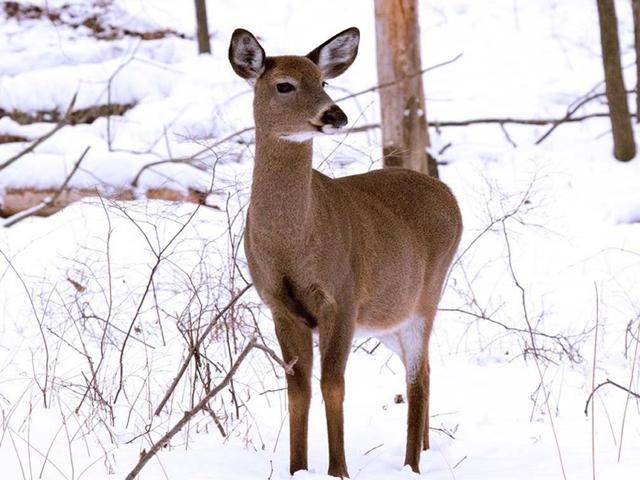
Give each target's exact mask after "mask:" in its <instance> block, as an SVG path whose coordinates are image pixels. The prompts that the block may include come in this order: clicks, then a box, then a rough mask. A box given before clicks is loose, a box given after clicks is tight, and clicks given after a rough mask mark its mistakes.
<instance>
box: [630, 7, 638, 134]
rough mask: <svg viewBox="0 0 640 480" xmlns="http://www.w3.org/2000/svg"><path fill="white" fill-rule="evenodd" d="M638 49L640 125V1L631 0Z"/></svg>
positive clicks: (635, 40) (635, 42)
mask: <svg viewBox="0 0 640 480" xmlns="http://www.w3.org/2000/svg"><path fill="white" fill-rule="evenodd" d="M631 9H632V10H633V33H634V44H635V49H636V122H638V123H640V0H631Z"/></svg>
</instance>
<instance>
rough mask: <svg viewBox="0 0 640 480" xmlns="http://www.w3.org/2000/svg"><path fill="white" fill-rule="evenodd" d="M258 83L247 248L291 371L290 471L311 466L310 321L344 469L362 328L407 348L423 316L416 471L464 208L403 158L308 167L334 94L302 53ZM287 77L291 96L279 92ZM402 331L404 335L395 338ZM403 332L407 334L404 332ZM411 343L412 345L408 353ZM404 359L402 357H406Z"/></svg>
mask: <svg viewBox="0 0 640 480" xmlns="http://www.w3.org/2000/svg"><path fill="white" fill-rule="evenodd" d="M265 63H266V68H265V69H264V71H263V72H261V74H260V76H259V78H257V81H256V84H255V100H254V116H255V123H256V155H255V168H254V173H253V184H252V189H251V202H250V205H249V213H248V218H247V228H246V232H245V251H246V255H247V260H248V264H249V269H250V272H251V276H252V278H253V282H254V284H255V287H256V289H257V291H258V293H259V294H260V296H261V298H262V299H263V300H264V301H265V303H266V304H267V305H268V306H269V308H270V309H271V311H272V314H273V320H274V322H275V329H276V334H277V336H278V340H279V343H280V346H281V348H282V353H283V357H284V360H285V361H286V362H291V361H292V360H294V359H297V362H296V363H295V366H294V374H293V375H288V376H287V383H288V396H289V415H290V419H289V421H290V470H291V473H294V472H295V471H297V470H300V469H306V468H307V428H308V427H307V425H308V414H309V403H310V398H311V385H310V383H311V368H312V360H313V353H312V328H317V332H318V334H319V340H320V361H321V388H322V395H323V398H324V401H325V410H326V417H327V428H328V434H329V474H330V475H334V476H338V477H348V472H347V466H346V462H345V455H344V440H343V437H344V435H343V407H342V404H343V399H344V371H345V367H346V362H347V357H348V355H349V352H350V348H351V341H352V338H353V336H354V333H355V331H356V330H357V329H358V328H363V329H366V330H367V331H368V332H378V333H379V334H380V335H381V336H382V338H383V339H390V340H393V342H396V340H397V339H400V340H398V342H396V343H397V344H398V345H399V349H400V350H399V353H400V354H401V356H403V357H406V355H408V353H407V352H408V350H406V351H405V347H406V345H404V344H403V341H402V339H401V334H400V333H397V332H399V331H400V330H399V329H400V328H401V327H402V325H403V322H404V321H405V320H406V319H407V318H409V317H411V316H415V315H418V316H419V317H420V318H422V319H424V325H422V326H420V329H421V332H422V338H420V339H417V340H413V339H412V341H414V342H417V344H419V345H422V346H421V347H420V352H419V356H418V357H415V358H414V360H412V362H414V364H415V365H414V367H415V368H414V369H415V374H413V375H411V376H409V375H408V377H407V378H408V380H409V382H408V385H407V397H408V407H409V413H408V428H407V450H406V456H405V464H408V465H410V466H411V468H412V469H413V470H414V471H416V472H417V471H418V468H419V460H420V452H421V449H422V448H423V447H424V448H428V422H429V421H428V395H429V363H428V352H427V350H428V342H429V335H430V333H431V328H432V325H433V320H434V316H435V313H436V310H437V306H438V302H439V299H440V294H441V291H442V288H443V283H444V280H445V277H446V274H447V271H448V269H449V267H450V265H451V262H452V259H453V256H454V253H455V251H456V249H457V247H458V243H459V240H460V235H461V232H462V219H461V216H460V211H459V209H458V205H457V202H456V200H455V198H454V196H453V194H452V193H451V191H450V190H449V189H448V188H447V187H446V186H445V185H444V184H443V183H442V182H440V181H438V180H436V179H434V178H431V177H428V176H425V175H423V174H420V173H416V172H413V171H410V170H404V169H385V170H379V171H373V172H370V173H366V174H363V175H354V176H349V177H343V178H337V179H332V178H329V177H327V176H325V175H323V174H321V173H319V172H317V171H315V170H313V169H312V167H311V161H312V141H311V140H307V141H305V142H300V143H298V142H293V141H288V140H285V139H283V138H282V136H283V134H287V133H294V132H301V131H311V130H313V128H314V127H313V125H314V124H317V122H318V119H319V118H320V117H321V115H322V113H323V112H325V111H326V110H327V109H328V108H329V107H330V106H332V105H333V102H332V101H331V99H330V98H329V97H328V96H327V94H326V93H325V92H324V91H323V89H322V88H321V82H322V74H321V70H320V69H319V68H318V66H316V65H315V64H314V63H313V62H312V61H311V60H309V59H308V58H306V57H291V56H288V57H268V58H267V60H266V62H265ZM283 78H291V79H293V80H295V82H296V85H297V86H298V88H297V91H296V93H295V95H289V96H286V97H284V98H283V97H282V96H279V95H278V94H277V93H276V89H275V85H276V84H277V83H278V82H281V81H283ZM396 337H397V338H396ZM405 340H406V337H405ZM405 354H406V355H405ZM405 359H406V358H405Z"/></svg>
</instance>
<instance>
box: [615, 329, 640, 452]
mask: <svg viewBox="0 0 640 480" xmlns="http://www.w3.org/2000/svg"><path fill="white" fill-rule="evenodd" d="M638 333H639V334H640V322H639V323H638ZM632 336H633V335H632ZM639 345H640V342H639V341H638V339H636V348H635V353H634V354H633V362H632V363H631V375H630V376H629V387H628V388H629V390H630V389H631V385H633V377H634V375H635V372H636V365H637V362H638V346H639ZM629 398H630V397H629V396H628V395H627V399H626V400H625V402H624V411H623V412H622V425H621V426H620V442H619V443H618V462H619V461H620V457H621V456H622V443H623V439H624V426H625V425H626V423H627V422H626V420H627V411H628V409H629Z"/></svg>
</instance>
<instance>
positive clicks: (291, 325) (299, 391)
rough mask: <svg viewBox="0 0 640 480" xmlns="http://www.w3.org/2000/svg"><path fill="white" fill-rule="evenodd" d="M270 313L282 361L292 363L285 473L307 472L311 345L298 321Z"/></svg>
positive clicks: (288, 389) (309, 335)
mask: <svg viewBox="0 0 640 480" xmlns="http://www.w3.org/2000/svg"><path fill="white" fill-rule="evenodd" d="M273 313H274V315H273V316H274V322H275V327H276V328H275V330H276V335H277V337H278V342H279V343H280V349H281V350H282V358H283V360H284V361H285V362H286V363H290V362H292V361H293V360H294V359H296V362H295V364H294V365H293V374H288V375H287V395H288V398H289V471H290V473H291V475H293V474H294V473H295V472H297V471H298V470H307V436H308V425H309V404H310V402H311V368H312V366H313V343H312V339H311V330H310V329H309V327H307V325H306V324H305V323H304V322H303V321H302V320H301V319H299V318H291V317H289V316H286V315H278V314H276V312H273Z"/></svg>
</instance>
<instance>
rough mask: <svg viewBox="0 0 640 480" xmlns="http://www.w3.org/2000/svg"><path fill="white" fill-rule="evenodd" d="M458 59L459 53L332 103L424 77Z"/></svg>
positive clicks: (460, 54)
mask: <svg viewBox="0 0 640 480" xmlns="http://www.w3.org/2000/svg"><path fill="white" fill-rule="evenodd" d="M460 57H462V53H459V54H458V55H456V56H455V57H453V58H451V59H449V60H445V61H444V62H441V63H436V64H435V65H431V66H430V67H427V68H424V69H422V70H420V71H419V72H416V73H414V74H412V75H407V76H406V77H404V78H401V79H399V80H393V81H391V82H385V83H381V84H379V85H375V86H373V87H369V88H366V89H364V90H361V91H359V92H356V93H352V94H350V95H347V96H346V97H341V98H338V99H337V100H334V101H335V102H336V103H337V102H341V101H343V100H348V99H350V98H354V97H359V96H360V95H364V94H365V93H369V92H375V91H377V90H381V89H383V88H386V87H390V86H392V85H396V84H398V83H400V82H404V81H405V80H409V79H410V78H413V77H418V76H420V75H424V74H425V73H427V72H430V71H431V70H435V69H436V68H440V67H444V66H445V65H449V64H451V63H453V62H455V61H456V60H458V59H459V58H460Z"/></svg>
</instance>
